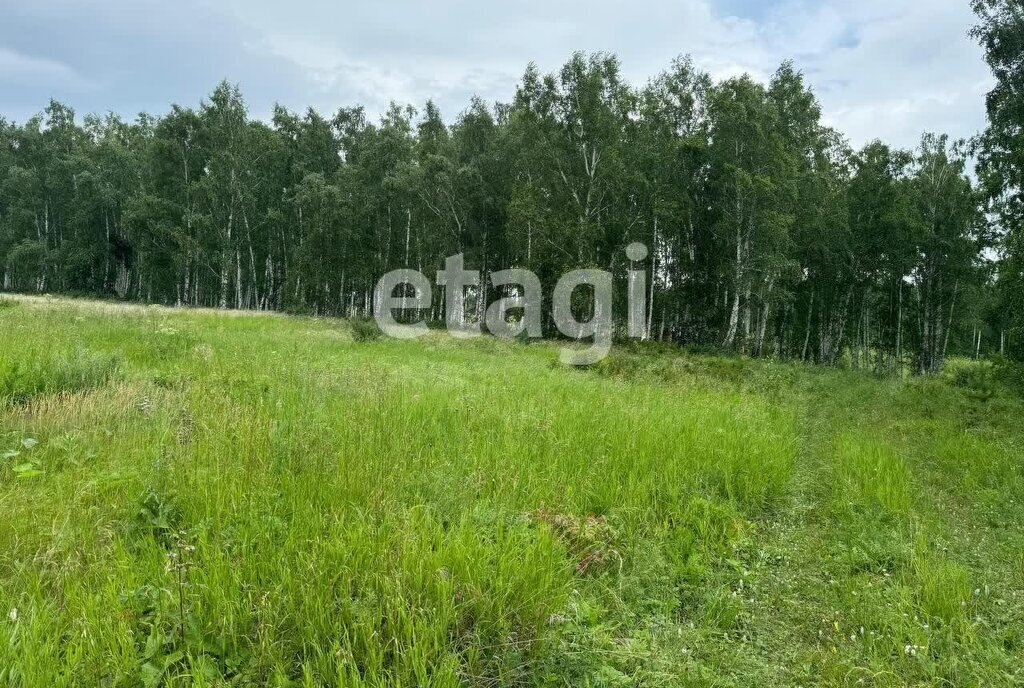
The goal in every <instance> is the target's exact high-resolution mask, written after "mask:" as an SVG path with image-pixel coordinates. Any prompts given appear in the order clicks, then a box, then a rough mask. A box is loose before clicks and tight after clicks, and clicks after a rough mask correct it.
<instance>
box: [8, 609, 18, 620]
mask: <svg viewBox="0 0 1024 688" xmlns="http://www.w3.org/2000/svg"><path fill="white" fill-rule="evenodd" d="M7 617H8V618H9V619H10V620H11V621H17V620H18V609H17V608H14V609H12V610H11V613H10V614H8V615H7Z"/></svg>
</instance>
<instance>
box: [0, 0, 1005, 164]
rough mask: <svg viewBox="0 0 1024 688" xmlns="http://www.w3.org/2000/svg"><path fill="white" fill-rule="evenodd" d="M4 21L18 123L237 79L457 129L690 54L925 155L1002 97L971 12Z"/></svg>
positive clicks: (49, 1)
mask: <svg viewBox="0 0 1024 688" xmlns="http://www.w3.org/2000/svg"><path fill="white" fill-rule="evenodd" d="M726 7H728V9H726ZM4 15H5V16H4V22H3V24H0V46H4V47H3V48H0V80H2V82H3V83H5V84H13V85H14V86H15V88H10V87H6V88H5V93H4V97H5V103H4V104H0V107H2V108H4V109H6V110H14V111H17V110H18V109H19V108H21V109H26V108H39V107H42V106H43V105H45V100H42V101H41V99H43V98H46V97H49V96H53V97H57V98H61V99H67V100H69V101H70V103H71V104H72V105H78V106H79V108H81V109H97V108H98V109H106V108H111V109H114V110H115V111H119V112H122V113H125V114H133V113H135V112H137V111H138V110H140V109H143V108H145V109H151V110H154V111H156V112H160V111H162V109H164V108H166V104H169V103H170V102H172V101H174V102H182V103H186V104H189V103H195V102H197V101H198V100H199V98H201V97H202V96H203V95H204V94H205V93H208V92H209V91H210V89H211V88H212V86H213V85H214V83H215V82H216V81H217V80H219V79H220V78H227V79H229V80H232V81H239V82H241V85H242V88H243V91H244V92H245V94H246V95H247V97H248V99H249V101H250V104H251V108H252V112H253V113H254V114H256V115H260V114H266V113H269V111H270V106H271V104H272V103H273V102H274V101H275V100H280V101H281V102H282V104H284V105H286V106H288V107H291V108H293V109H304V108H305V107H306V106H309V105H312V106H314V107H317V108H318V109H321V110H323V111H325V112H331V111H333V110H335V109H336V108H338V107H340V106H348V105H355V104H362V105H365V106H366V107H367V110H368V111H369V112H370V113H379V112H382V111H383V110H384V108H385V107H386V106H387V104H388V103H389V102H390V101H392V100H394V101H397V102H401V103H412V104H414V105H417V106H419V105H422V104H423V102H424V101H425V100H427V99H428V98H432V99H434V100H435V101H436V102H437V103H438V104H439V105H440V107H441V109H442V112H443V113H444V114H445V115H446V116H447V117H449V118H451V117H453V116H454V115H455V114H457V113H458V112H459V111H460V110H462V109H463V108H464V107H466V105H467V104H468V103H469V98H470V97H471V96H472V95H479V96H481V97H483V98H485V99H487V100H491V101H494V100H502V101H508V100H509V99H511V97H512V96H513V94H514V92H515V86H516V83H517V81H518V80H519V78H520V77H521V75H522V73H523V70H524V68H525V66H526V64H527V63H528V62H530V61H534V62H536V63H537V64H538V66H539V67H540V68H541V69H542V70H544V71H553V70H557V69H558V68H559V66H560V65H561V64H562V63H563V62H564V61H565V59H566V58H567V57H568V56H569V54H570V53H571V52H573V51H574V50H585V51H598V50H603V51H608V52H614V53H616V54H618V55H619V57H620V58H621V60H622V65H623V73H624V75H625V76H626V78H628V79H630V80H631V81H633V82H634V83H636V84H643V83H644V82H645V81H646V80H647V79H648V78H650V77H652V76H654V75H656V74H657V73H658V72H659V71H661V70H662V69H665V68H666V67H668V65H669V64H670V63H671V61H672V59H673V58H674V57H676V56H678V55H680V54H686V53H689V54H690V55H692V56H693V58H694V60H695V62H696V63H697V64H698V66H700V67H701V68H703V69H705V70H707V71H708V72H710V73H711V74H712V75H713V76H715V77H716V78H726V77H730V76H736V75H738V74H741V73H743V72H749V73H751V74H752V75H753V76H754V77H755V78H759V79H762V80H763V79H767V78H768V77H769V76H770V75H771V73H772V72H773V71H774V70H775V68H776V67H777V66H778V65H779V63H780V62H782V61H783V60H785V59H789V58H792V59H794V61H795V62H796V65H797V67H798V68H799V69H802V70H803V71H804V73H805V74H806V76H807V81H808V83H809V84H810V85H811V86H812V87H813V88H814V89H815V91H816V92H817V94H818V96H819V98H820V99H821V101H822V105H823V110H824V115H825V118H826V120H827V121H828V122H829V123H831V124H833V125H834V126H835V127H836V128H838V129H840V130H841V131H843V132H844V133H846V134H847V135H848V136H849V138H850V139H851V142H852V143H854V144H855V145H860V144H863V143H865V142H867V141H868V140H870V139H871V138H875V137H879V138H882V139H885V140H887V141H890V142H892V143H894V144H896V145H901V146H908V147H909V146H913V145H914V144H915V143H916V142H917V140H918V138H919V137H920V134H921V133H922V132H923V131H925V130H931V131H942V132H948V133H950V134H951V135H953V136H955V137H962V136H970V135H972V134H973V133H975V132H976V131H978V130H979V129H980V128H981V127H982V126H984V93H985V91H987V90H988V88H989V84H990V78H989V76H988V70H987V67H986V66H985V64H984V62H983V61H982V55H981V50H980V48H979V47H978V46H976V45H974V44H973V42H972V41H971V40H970V39H969V38H968V37H967V35H966V33H967V31H968V29H969V28H970V26H971V24H972V23H973V22H974V17H973V15H972V14H971V11H970V8H969V6H968V3H967V2H966V1H965V0H673V1H672V2H666V1H665V0H634V1H633V2H632V3H622V2H618V1H617V0H559V1H558V2H552V0H522V1H521V2H517V3H481V2H479V1H476V0H472V1H471V0H436V1H435V2H433V3H424V2H419V1H418V0H392V1H391V2H388V3H380V2H345V3H339V2H328V1H326V0H292V1H291V2H288V3H278V2H271V0H219V1H217V2H215V1H213V0H179V2H178V3H177V4H176V5H174V6H173V7H172V6H171V5H168V4H166V3H164V2H161V0H78V2H72V1H71V0H5V9H4ZM35 45H46V46H47V53H46V55H47V57H46V58H40V57H35V56H31V55H34V50H33V49H32V47H33V46H35ZM86 84H91V85H93V88H91V89H89V90H88V94H86V93H85V91H83V86H84V85H86ZM40 101H41V102H40ZM83 101H84V103H83Z"/></svg>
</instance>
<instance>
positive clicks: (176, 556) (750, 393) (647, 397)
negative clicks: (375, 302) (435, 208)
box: [0, 300, 1024, 688]
mask: <svg viewBox="0 0 1024 688" xmlns="http://www.w3.org/2000/svg"><path fill="white" fill-rule="evenodd" d="M0 318H3V319H4V325H6V326H5V327H3V328H0V351H3V352H4V356H5V357H4V358H3V359H2V360H3V361H4V365H6V366H9V367H13V366H14V364H15V362H17V363H18V366H17V367H18V369H19V370H25V369H30V368H31V366H30V363H31V362H33V361H38V362H43V361H46V362H50V363H55V364H59V363H60V362H61V361H64V362H65V364H67V365H68V366H71V363H68V362H76V363H75V364H74V365H75V366H76V367H87V366H84V364H82V361H90V360H96V361H100V360H116V361H118V362H119V363H118V365H117V367H116V369H112V371H111V375H112V376H110V377H107V378H103V377H102V376H96V377H95V378H90V380H91V382H90V384H89V386H87V387H84V388H80V389H79V391H80V392H82V393H79V394H62V393H61V391H62V390H63V389H64V388H66V387H67V386H68V385H66V384H64V383H59V384H58V383H56V382H54V383H53V384H52V385H50V386H44V388H45V389H49V390H52V391H51V392H42V393H41V396H35V397H33V398H32V401H33V403H32V404H31V405H27V404H25V405H7V406H4V407H2V408H0V503H3V505H4V510H5V511H4V516H5V518H3V519H0V684H3V685H5V686H7V685H10V686H11V687H12V688H35V687H36V686H50V685H70V686H78V685H80V686H92V685H101V684H103V683H105V682H107V683H111V684H124V685H138V686H161V687H165V686H166V687H177V686H204V685H205V686H215V685H237V686H265V685H282V686H285V685H296V686H301V685H349V686H381V685H409V686H413V685H415V686H420V685H432V686H445V687H448V686H451V687H452V688H455V686H464V685H479V686H484V685H487V686H492V685H494V686H503V685H514V686H565V685H591V686H598V685H604V686H615V685H621V686H669V685H688V684H698V685H722V686H748V685H752V684H756V685H765V686H789V685H836V686H846V685H852V684H854V683H856V681H857V680H859V678H860V677H873V678H872V679H871V680H870V681H869V683H870V684H871V685H885V686H902V685H950V684H951V685H970V684H971V682H972V681H978V682H982V681H983V682H985V683H986V684H988V685H1013V684H1014V683H1019V682H1020V679H1021V678H1022V675H1021V673H1020V672H1021V668H1020V662H1019V661H1018V658H1019V654H1020V648H1021V645H1020V637H1019V633H1018V632H1017V631H1016V628H1017V627H1018V626H1019V620H1020V618H1021V614H1022V613H1024V610H1022V606H1021V600H1024V588H1022V586H1024V577H1022V574H1021V571H1022V569H1021V559H1020V552H1021V550H1022V547H1024V541H1022V539H1021V534H1020V532H1019V528H1017V527H1016V524H1017V523H1019V520H1020V517H1021V515H1022V514H1021V509H1022V505H1024V465H1022V463H1021V459H1020V452H1019V446H1020V442H1021V429H1020V426H1019V418H1020V414H1021V411H1022V410H1024V406H1022V402H1021V401H1020V400H1019V399H1016V398H1015V397H1012V396H1010V395H1006V394H1005V393H1003V392H1002V391H1000V392H999V393H997V394H996V395H994V396H992V397H991V398H989V399H987V400H985V401H982V400H981V399H975V398H972V397H971V396H970V395H969V394H965V391H968V392H969V390H970V389H972V388H974V387H976V386H977V385H976V382H974V381H973V377H972V376H973V375H975V374H976V372H959V371H960V370H961V369H963V370H967V371H977V370H989V369H991V370H992V371H993V374H996V375H997V379H998V374H997V373H996V372H995V371H998V370H999V366H998V365H996V366H995V367H991V368H990V367H989V366H987V365H983V364H981V363H977V362H974V361H960V360H957V361H955V362H953V364H952V365H951V367H950V368H949V370H948V371H947V373H946V375H945V376H941V377H940V376H932V377H929V378H914V379H909V380H907V381H903V380H899V379H893V378H881V377H876V376H872V375H865V374H859V373H857V372H854V371H839V370H828V369H822V368H817V367H810V366H802V365H795V364H783V363H776V362H769V361H759V360H755V359H751V358H743V357H722V356H711V355H706V354H698V353H693V352H688V353H680V352H679V351H678V350H677V349H675V348H673V347H665V346H662V345H657V344H652V345H635V346H629V347H627V346H622V347H618V348H616V349H615V350H614V354H613V356H612V357H611V358H610V359H608V362H607V363H605V364H603V365H601V366H596V367H595V370H593V371H578V370H575V369H571V368H566V367H563V366H559V365H555V366H552V364H551V361H553V360H555V361H557V350H556V347H555V346H554V345H552V344H549V343H543V342H540V343H534V344H531V345H530V346H521V345H519V344H516V343H513V342H500V341H497V340H494V339H490V338H480V339H478V340H476V341H470V342H465V341H456V340H452V339H450V338H447V337H445V336H443V335H440V334H434V333H432V334H430V335H428V336H427V337H425V338H424V339H422V340H420V341H416V342H407V341H396V340H388V339H381V340H380V341H378V342H377V343H375V344H374V345H373V346H366V345H363V344H362V343H360V342H356V341H351V339H350V338H349V336H348V334H349V332H348V330H349V326H348V325H347V324H344V325H343V324H340V323H338V322H334V321H330V320H325V319H323V318H298V317H295V318H291V317H230V316H227V315H224V314H217V313H213V314H211V313H209V312H204V311H189V310H171V309H146V308H142V307H129V306H112V305H111V304H102V303H89V302H67V301H56V300H55V301H52V302H50V303H39V302H34V301H31V300H27V301H25V304H24V305H23V307H21V308H18V309H16V310H15V311H10V312H6V313H4V314H2V315H0ZM339 330H340V331H341V334H342V335H344V336H339ZM353 339H354V336H353ZM42 351H45V352H47V353H46V354H45V355H43V354H40V353H39V352H42ZM81 352H85V353H81ZM79 364H82V365H79ZM32 365H35V364H34V363H32ZM51 368H53V369H58V368H60V365H54V366H44V365H42V364H41V363H40V365H39V366H37V367H36V368H34V369H36V370H38V371H40V372H39V375H44V374H45V375H50V374H53V373H51V372H49V371H50V370H51ZM76 369H77V368H76ZM79 377H81V376H79ZM53 379H54V380H59V379H64V378H63V377H61V376H57V375H55V374H54V378H53ZM115 380H116V384H113V383H114V382H115ZM48 384H49V383H48ZM964 384H968V386H967V387H964V386H962V385H964ZM965 409H975V411H974V412H973V414H967V413H965V412H964V410H965ZM982 420H984V421H985V422H981V421H982Z"/></svg>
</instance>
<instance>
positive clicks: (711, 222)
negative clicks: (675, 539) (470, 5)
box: [0, 53, 1024, 372]
mask: <svg viewBox="0 0 1024 688" xmlns="http://www.w3.org/2000/svg"><path fill="white" fill-rule="evenodd" d="M1018 92H1020V91H1018ZM1018 135H1019V134H1018ZM1021 150H1024V149H1020V148H1018V149H1016V153H1015V154H1017V155H1021ZM971 153H972V151H971V150H970V149H969V146H968V144H967V143H966V142H958V141H951V140H950V139H949V138H948V137H946V136H942V135H935V134H926V135H925V136H923V137H922V139H921V142H920V145H919V146H918V147H917V149H916V150H901V149H898V148H893V147H891V146H889V145H886V144H885V143H883V142H881V141H873V142H871V143H868V144H867V145H866V146H864V147H862V148H860V149H856V150H855V149H853V148H852V147H851V146H850V144H849V143H848V141H847V140H846V139H845V138H844V137H843V136H842V134H841V133H840V132H837V131H835V130H834V129H832V128H830V127H828V126H826V125H825V124H824V123H823V122H822V114H821V107H820V105H819V103H818V101H817V99H816V97H815V95H814V93H813V92H812V91H811V89H810V88H809V87H808V85H807V84H806V83H805V81H804V78H803V76H802V74H801V73H800V72H799V71H797V70H796V69H795V68H794V66H793V65H792V64H791V63H785V64H783V65H782V66H781V67H780V68H779V69H778V70H777V71H776V72H775V74H774V75H773V76H772V78H771V79H770V81H769V82H768V83H767V84H763V83H760V82H758V81H756V80H754V79H752V78H751V77H749V76H742V77H737V78H731V79H725V80H721V81H715V80H713V79H711V78H710V77H709V76H708V75H707V74H705V73H703V72H701V71H700V70H699V69H697V68H696V67H695V66H694V64H693V62H692V61H691V60H689V59H687V58H680V59H678V60H676V61H675V62H673V64H672V65H671V66H670V67H669V68H668V69H667V70H666V71H664V72H663V73H662V74H660V75H658V76H657V77H655V78H653V79H651V80H650V81H649V82H648V83H647V84H646V85H645V86H643V87H640V88H638V87H633V86H632V85H630V84H629V83H627V82H626V81H625V80H624V79H623V78H622V75H621V72H620V65H619V62H618V60H617V59H616V58H615V57H614V56H612V55H608V54H591V55H587V54H582V53H579V54H575V55H573V56H572V57H571V58H570V59H569V60H568V62H567V63H566V64H565V65H564V66H563V67H562V68H561V69H560V70H559V71H557V72H556V73H552V74H542V73H541V72H540V71H539V70H538V69H537V68H536V67H535V66H533V65H531V66H529V67H528V68H527V69H526V71H525V74H524V76H523V78H522V80H521V82H520V83H519V84H518V87H517V89H516V92H515V96H514V98H513V99H512V101H511V102H509V103H500V104H495V105H493V106H489V105H488V104H486V103H484V102H482V101H481V100H478V99H474V100H472V102H470V103H469V105H468V107H467V108H466V109H465V110H464V111H463V112H461V113H460V114H459V115H458V116H457V118H455V119H454V121H453V122H451V123H448V122H446V121H445V119H444V118H443V117H442V114H441V112H439V110H438V108H437V107H436V106H435V105H434V104H433V103H431V102H427V103H426V104H425V105H424V106H423V107H422V108H421V109H419V110H417V109H415V108H413V107H411V106H399V105H392V106H391V107H390V108H389V109H388V110H387V112H385V113H384V115H383V116H382V117H380V119H379V121H371V120H370V119H369V118H368V117H367V115H366V113H365V111H364V110H363V109H362V108H360V107H352V108H342V109H340V110H338V112H337V113H335V114H334V115H333V116H330V117H326V116H324V115H322V114H320V113H318V112H317V111H315V110H313V109H309V110H307V111H306V112H304V113H295V112H290V111H288V110H286V109H285V108H283V107H275V109H274V111H273V116H272V118H271V119H270V121H261V120H259V119H254V118H252V117H250V116H249V114H248V112H247V108H246V105H245V102H244V100H243V98H242V95H241V93H240V91H239V89H238V88H237V87H236V86H233V85H231V84H228V83H226V82H225V83H221V84H220V85H218V86H217V87H216V88H215V90H214V91H213V92H212V94H211V95H210V96H209V97H208V98H207V99H206V100H205V101H203V102H202V103H201V104H200V105H199V106H198V107H197V108H189V107H179V106H173V107H172V108H171V109H170V112H168V113H166V114H164V115H162V116H160V117H154V116H151V115H147V114H142V115H140V116H139V117H138V118H136V119H135V120H133V121H125V120H123V119H121V118H120V117H118V116H116V115H113V114H109V115H106V116H102V117H101V116H96V115H88V116H86V117H85V118H84V119H83V120H82V121H81V123H79V121H78V120H77V119H76V117H75V113H74V111H73V110H72V109H70V108H69V107H68V106H66V105H64V104H61V103H58V102H51V103H50V105H49V107H47V108H46V110H45V112H44V113H43V114H41V115H39V116H36V117H33V118H31V119H29V120H28V121H26V122H24V123H23V124H20V125H19V124H15V123H11V122H8V121H6V120H3V119H0V265H2V269H3V288H4V289H5V290H15V291H23V292H60V293H75V294H90V295H102V296H108V297H110V296H116V297H118V298H122V299H132V300H140V301H145V302H154V303H164V304H181V305H190V306H209V307H218V308H245V309H265V310H287V311H292V312H304V313H311V314H316V315H332V316H333V315H337V316H365V315H368V314H369V313H370V312H371V310H372V307H373V303H372V301H373V289H374V285H375V283H376V281H377V280H378V279H379V278H380V277H381V276H382V275H383V274H384V273H385V272H387V271H389V270H392V269H397V268H415V269H418V270H421V271H423V272H426V273H428V274H432V272H433V271H434V270H438V269H442V268H443V267H444V259H445V257H447V256H451V255H455V254H459V253H461V254H464V256H465V264H466V265H467V267H470V268H473V269H479V270H480V271H481V273H482V275H483V280H482V286H481V289H480V290H479V293H478V294H476V295H475V298H474V299H472V301H473V302H474V303H475V304H476V306H475V308H476V309H477V312H478V313H481V314H482V313H483V312H484V310H485V309H486V306H487V305H488V303H490V302H492V301H493V300H495V299H497V298H499V297H500V296H501V294H499V293H495V291H496V290H494V289H489V288H488V284H487V275H488V274H489V273H490V272H492V271H498V270H502V269H507V268H526V269H529V270H532V271H533V272H535V273H536V274H537V275H538V276H539V277H540V279H541V282H542V284H543V287H544V293H545V294H549V293H550V292H551V291H552V288H553V285H554V283H555V282H556V281H557V279H558V277H559V276H560V275H562V274H563V273H564V272H566V271H568V270H572V269H576V268H581V267H595V268H600V269H604V270H608V271H610V272H612V273H613V274H614V275H615V276H616V280H615V284H616V285H617V286H616V288H617V293H616V299H617V303H618V302H620V301H621V303H622V304H623V305H622V306H621V307H617V308H616V313H615V315H616V319H617V320H616V321H617V322H620V323H621V328H622V329H623V330H624V329H625V319H626V316H627V309H626V307H625V305H624V304H625V298H626V295H625V289H626V278H625V275H626V271H627V270H629V269H630V267H631V265H630V261H629V260H628V258H627V257H626V255H625V251H624V248H625V247H626V246H627V245H628V244H629V243H631V242H637V241H638V242H642V243H644V244H645V245H647V246H648V247H649V248H650V254H649V258H648V260H647V261H646V263H645V265H646V268H647V270H648V280H647V284H648V285H649V289H650V293H649V300H648V309H649V310H648V320H647V338H649V339H652V340H662V341H669V342H677V343H683V344H692V345H700V346H714V347H723V348H726V349H732V350H737V351H741V352H745V353H748V354H750V355H755V356H775V357H780V358H787V359H799V360H804V361H813V362H818V363H822V364H827V365H836V364H840V363H842V364H844V365H850V366H853V367H857V368H863V369H874V370H878V371H883V372H884V371H889V372H892V371H897V370H899V371H902V370H908V369H909V370H914V371H920V372H930V371H935V370H937V369H938V368H939V367H940V366H941V365H942V362H943V360H944V359H945V358H946V357H947V356H949V355H950V354H952V353H958V354H966V355H980V354H984V353H992V352H997V351H1007V350H1008V347H1009V349H1010V350H1012V348H1013V342H1014V340H1015V337H1014V336H1013V334H1014V332H1015V331H1020V322H1019V320H1018V321H1014V320H1012V317H1010V315H1009V314H1007V313H1006V312H1005V310H1006V298H1008V297H1007V294H1009V293H1011V292H1012V293H1014V294H1015V296H1014V297H1013V298H1017V299H1018V300H1019V299H1020V289H1019V287H1014V288H1010V287H1009V283H1008V281H1007V279H1006V277H1005V274H1006V273H1005V272H1003V271H1002V266H1003V265H1004V264H1008V263H1007V261H1013V260H1015V261H1018V262H1017V263H1014V264H1016V265H1019V260H1020V255H1021V254H1020V252H1019V251H1016V252H1010V253H1009V254H1007V253H1006V252H1005V251H1000V250H997V249H999V247H1004V248H1005V246H1006V245H1008V244H1009V243H1011V242H1009V241H1006V237H1005V236H1004V234H1005V232H1001V231H1000V227H1001V226H1005V223H1003V225H1000V223H998V222H994V221H993V212H992V207H993V206H992V203H991V199H992V196H993V194H992V193H991V190H992V188H994V184H995V182H994V181H993V179H994V175H993V174H987V175H981V176H980V177H979V179H980V182H979V183H975V182H973V181H972V178H971V176H969V175H968V165H969V160H971ZM989 157H991V156H989ZM986 159H987V158H986ZM1017 188H1019V187H1017ZM1015 207H1024V204H1017V206H1015ZM1018 243H1019V238H1018ZM997 257H1004V258H1005V260H1003V261H1002V262H1000V261H999V260H996V258H997ZM1018 284H1019V283H1018ZM1015 290H1016V291H1015ZM434 302H435V303H438V304H440V303H441V299H440V298H436V299H434ZM432 315H433V317H434V318H435V319H443V317H444V314H443V312H441V310H440V307H438V308H437V309H436V312H434V313H433V314H432Z"/></svg>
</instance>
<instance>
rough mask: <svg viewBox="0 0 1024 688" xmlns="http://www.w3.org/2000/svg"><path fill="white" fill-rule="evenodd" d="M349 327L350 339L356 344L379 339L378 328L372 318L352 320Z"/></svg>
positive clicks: (379, 332)
mask: <svg viewBox="0 0 1024 688" xmlns="http://www.w3.org/2000/svg"><path fill="white" fill-rule="evenodd" d="M349 325H350V327H351V328H352V339H354V340H355V341H357V342H372V341H375V340H377V339H380V338H381V331H380V327H378V326H377V321H375V320H373V319H372V318H352V320H350V321H349Z"/></svg>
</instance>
